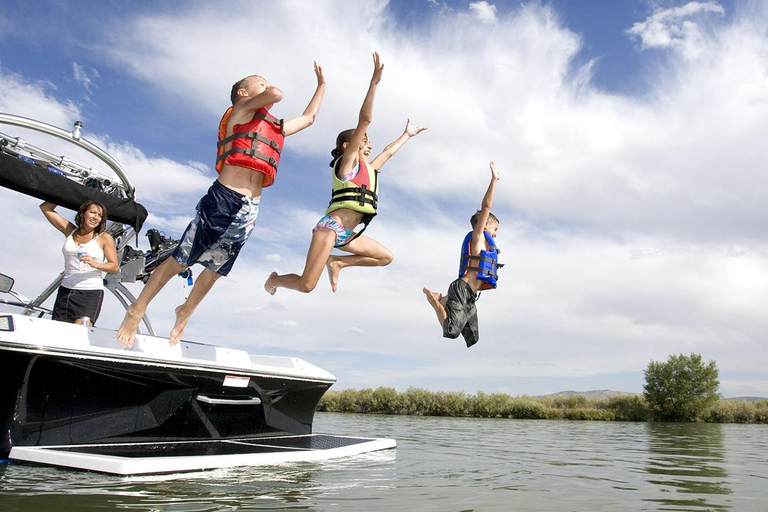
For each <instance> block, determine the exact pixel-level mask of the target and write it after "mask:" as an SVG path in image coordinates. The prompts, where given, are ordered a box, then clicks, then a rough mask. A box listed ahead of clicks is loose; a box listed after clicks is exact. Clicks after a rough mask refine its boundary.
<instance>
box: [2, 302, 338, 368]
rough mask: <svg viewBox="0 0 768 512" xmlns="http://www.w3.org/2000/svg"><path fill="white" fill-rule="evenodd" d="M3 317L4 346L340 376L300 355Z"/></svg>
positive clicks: (188, 365) (175, 363) (167, 364)
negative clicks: (128, 338)
mask: <svg viewBox="0 0 768 512" xmlns="http://www.w3.org/2000/svg"><path fill="white" fill-rule="evenodd" d="M3 316H9V317H12V320H13V330H12V331H0V344H2V345H3V346H2V349H4V350H17V351H24V352H34V353H45V354H49V355H52V356H53V355H56V356H60V357H69V358H77V359H92V360H100V361H116V362H121V363H129V364H141V365H147V366H159V367H163V368H185V369H188V368H192V367H197V368H200V367H203V368H205V369H206V370H207V371H211V372H215V373H226V374H239V375H253V376H263V377H283V378H288V379H295V380H309V381H322V382H331V383H333V382H335V381H336V377H334V376H333V374H331V373H330V372H327V371H325V370H323V369H322V368H319V367H317V366H315V365H313V364H311V363H308V362H306V361H304V360H302V359H299V358H296V357H279V356H273V357H264V356H251V355H250V354H248V352H246V351H244V350H238V349H230V348H224V347H218V346H215V345H206V344H203V343H197V342H191V341H184V340H182V341H181V342H180V343H179V344H178V345H175V346H172V345H171V344H170V343H169V342H168V338H161V337H157V336H147V335H141V334H137V335H136V340H135V341H134V344H133V346H132V347H130V348H128V347H123V346H122V345H120V343H118V341H117V338H116V334H117V332H116V331H114V330H110V329H101V328H98V327H86V326H83V325H78V324H69V323H65V322H55V321H53V320H49V319H45V318H33V317H28V316H24V315H18V314H8V315H3Z"/></svg>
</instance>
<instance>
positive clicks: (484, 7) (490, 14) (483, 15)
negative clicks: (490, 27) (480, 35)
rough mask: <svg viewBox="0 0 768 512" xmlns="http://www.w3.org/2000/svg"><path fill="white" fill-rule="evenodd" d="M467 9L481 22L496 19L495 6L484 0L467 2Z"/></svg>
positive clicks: (489, 21) (492, 21) (491, 21)
mask: <svg viewBox="0 0 768 512" xmlns="http://www.w3.org/2000/svg"><path fill="white" fill-rule="evenodd" d="M469 10H470V11H472V13H473V14H474V15H475V16H476V17H477V19H479V20H480V21H482V22H483V23H495V22H496V21H497V19H496V6H495V5H493V4H489V3H488V2H486V1H485V0H482V1H480V2H472V3H471V4H469Z"/></svg>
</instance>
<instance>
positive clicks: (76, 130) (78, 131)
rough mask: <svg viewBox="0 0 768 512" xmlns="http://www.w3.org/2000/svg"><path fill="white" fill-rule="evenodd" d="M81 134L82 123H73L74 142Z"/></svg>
mask: <svg viewBox="0 0 768 512" xmlns="http://www.w3.org/2000/svg"><path fill="white" fill-rule="evenodd" d="M82 133H83V123H81V122H80V121H75V127H74V128H73V129H72V138H73V139H75V140H80V136H81V135H82Z"/></svg>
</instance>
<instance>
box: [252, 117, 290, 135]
mask: <svg viewBox="0 0 768 512" xmlns="http://www.w3.org/2000/svg"><path fill="white" fill-rule="evenodd" d="M253 119H264V120H265V121H267V122H269V123H272V124H273V125H275V126H279V127H280V133H282V132H283V124H284V123H285V120H284V119H278V118H276V117H275V116H273V115H271V114H263V113H261V112H259V113H258V114H254V115H253Z"/></svg>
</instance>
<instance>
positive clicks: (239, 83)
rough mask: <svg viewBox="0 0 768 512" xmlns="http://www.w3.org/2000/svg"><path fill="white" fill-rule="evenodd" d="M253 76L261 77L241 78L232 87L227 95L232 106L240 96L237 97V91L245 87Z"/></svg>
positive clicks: (249, 76)
mask: <svg viewBox="0 0 768 512" xmlns="http://www.w3.org/2000/svg"><path fill="white" fill-rule="evenodd" d="M255 76H261V75H248V76H247V77H245V78H241V79H240V80H238V81H237V82H235V84H234V85H233V86H232V92H231V93H229V99H230V100H231V101H232V104H233V105H234V104H235V102H236V101H237V100H238V99H239V98H240V96H238V95H237V91H239V90H240V89H242V88H244V87H245V84H247V83H248V80H250V79H251V78H253V77H255Z"/></svg>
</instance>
